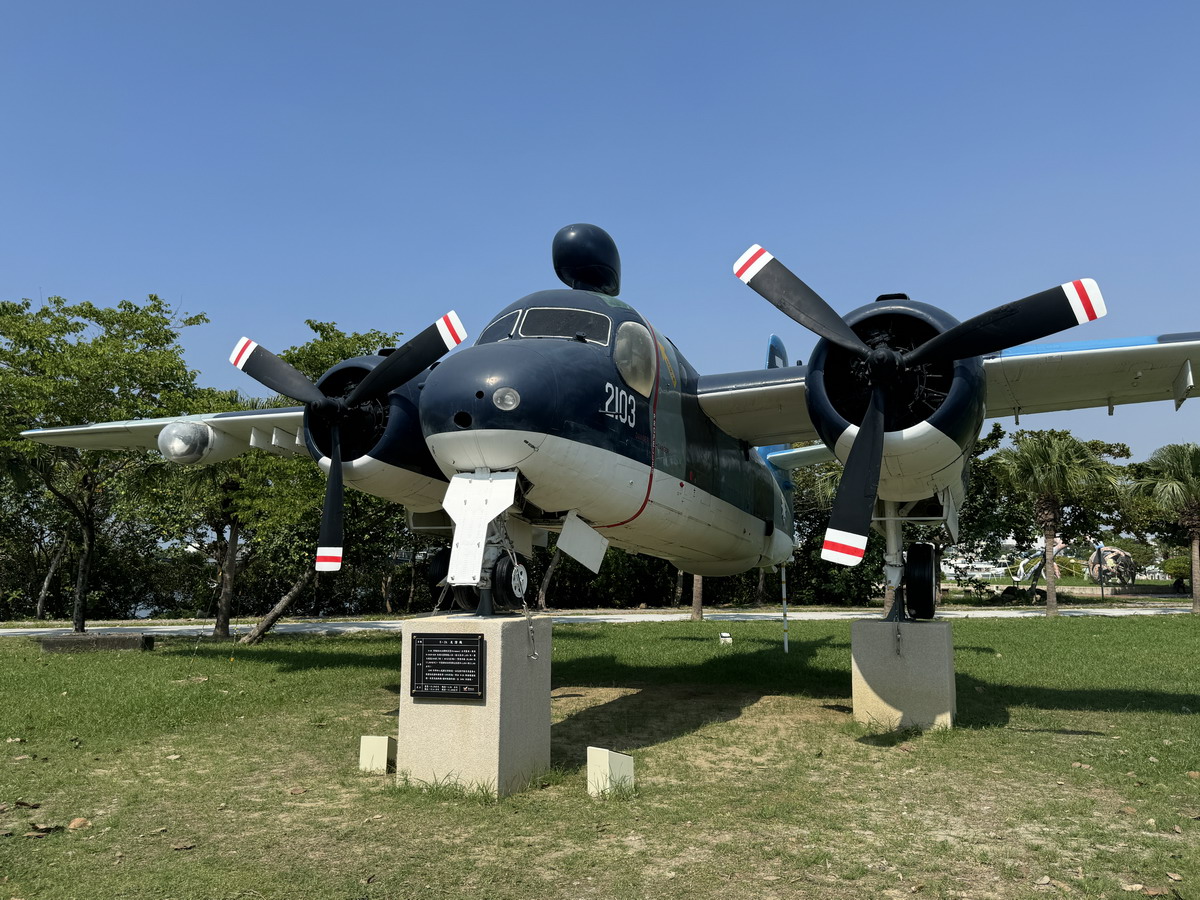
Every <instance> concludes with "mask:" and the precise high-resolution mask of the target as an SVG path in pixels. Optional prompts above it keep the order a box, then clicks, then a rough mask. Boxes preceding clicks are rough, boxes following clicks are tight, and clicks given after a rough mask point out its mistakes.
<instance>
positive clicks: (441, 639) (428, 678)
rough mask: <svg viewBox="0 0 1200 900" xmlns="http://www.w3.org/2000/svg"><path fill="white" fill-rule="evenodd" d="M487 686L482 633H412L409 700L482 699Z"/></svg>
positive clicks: (485, 649)
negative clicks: (428, 698)
mask: <svg viewBox="0 0 1200 900" xmlns="http://www.w3.org/2000/svg"><path fill="white" fill-rule="evenodd" d="M486 686H487V642H486V641H485V640H484V639H483V635H482V634H419V633H418V634H414V635H413V636H412V684H411V685H410V686H409V695H410V696H412V697H438V698H442V699H450V698H454V697H462V698H466V699H469V700H482V699H483V695H484V689H485V687H486Z"/></svg>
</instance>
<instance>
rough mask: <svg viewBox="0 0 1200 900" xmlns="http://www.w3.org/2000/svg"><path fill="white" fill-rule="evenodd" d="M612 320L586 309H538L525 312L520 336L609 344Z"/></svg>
mask: <svg viewBox="0 0 1200 900" xmlns="http://www.w3.org/2000/svg"><path fill="white" fill-rule="evenodd" d="M611 330H612V320H611V319H609V317H608V316H606V315H604V314H602V313H596V312H588V311H587V310H585V309H562V308H560V307H537V308H535V309H531V310H529V311H528V312H526V313H525V319H524V321H522V322H521V337H561V338H573V339H575V340H582V341H587V342H588V343H590V344H604V345H607V344H608V335H609V332H610V331H611Z"/></svg>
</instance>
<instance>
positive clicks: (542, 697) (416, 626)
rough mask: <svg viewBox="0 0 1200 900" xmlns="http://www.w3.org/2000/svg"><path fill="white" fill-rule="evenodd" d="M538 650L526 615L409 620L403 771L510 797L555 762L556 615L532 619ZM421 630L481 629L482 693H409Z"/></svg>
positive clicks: (400, 744)
mask: <svg viewBox="0 0 1200 900" xmlns="http://www.w3.org/2000/svg"><path fill="white" fill-rule="evenodd" d="M533 625H534V647H535V648H536V651H537V655H538V658H537V659H529V653H530V643H529V629H528V625H527V623H526V620H525V617H524V616H503V617H489V618H481V617H479V616H473V615H463V614H456V615H449V616H435V617H432V618H428V619H419V620H414V621H413V622H411V623H406V625H405V629H404V658H403V662H402V664H401V668H400V732H399V735H398V738H397V749H396V772H397V776H398V777H399V778H401V779H405V778H407V779H408V780H410V781H412V782H416V783H422V784H431V785H432V784H454V785H457V786H459V787H462V788H465V789H468V790H473V789H483V790H486V791H489V792H491V793H492V794H495V795H497V796H500V797H503V796H505V795H507V794H512V793H515V792H517V791H521V790H524V789H525V788H526V787H527V786H529V784H530V783H531V782H532V781H533V779H534V778H535V777H536V776H537V775H538V773H540V772H544V771H546V770H547V769H549V768H550V651H551V640H552V638H551V630H550V629H551V620H550V619H549V618H537V619H534V620H533ZM414 634H482V635H483V637H484V642H485V647H486V650H485V653H486V656H487V671H486V685H487V687H486V689H485V691H484V697H483V699H482V700H474V699H455V698H446V699H442V698H440V697H439V698H436V699H425V698H420V697H413V696H411V694H410V687H411V685H412V636H413V635H414Z"/></svg>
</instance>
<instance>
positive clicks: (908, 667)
mask: <svg viewBox="0 0 1200 900" xmlns="http://www.w3.org/2000/svg"><path fill="white" fill-rule="evenodd" d="M850 656H851V660H852V664H853V666H852V667H853V671H852V683H853V694H854V701H853V703H854V719H855V721H857V722H862V723H863V724H865V725H878V726H880V727H882V728H886V729H888V730H889V731H894V730H896V729H898V728H921V729H925V730H928V729H933V728H950V727H952V726H953V725H954V716H955V714H956V713H957V711H958V707H957V695H956V693H955V688H954V637H953V634H952V633H951V629H950V623H949V622H902V623H898V622H883V621H879V620H864V619H860V620H859V621H857V622H855V623H854V624H852V625H851V626H850Z"/></svg>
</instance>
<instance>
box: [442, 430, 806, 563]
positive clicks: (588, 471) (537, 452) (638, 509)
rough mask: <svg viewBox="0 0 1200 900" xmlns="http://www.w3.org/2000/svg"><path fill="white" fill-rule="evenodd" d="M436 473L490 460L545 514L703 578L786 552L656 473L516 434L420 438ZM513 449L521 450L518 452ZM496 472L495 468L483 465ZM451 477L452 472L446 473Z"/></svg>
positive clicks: (760, 529)
mask: <svg viewBox="0 0 1200 900" xmlns="http://www.w3.org/2000/svg"><path fill="white" fill-rule="evenodd" d="M428 441H429V447H430V450H431V452H432V453H433V456H434V459H436V460H438V461H439V465H441V466H442V468H443V469H446V468H447V465H446V463H445V462H444V461H445V460H450V459H454V460H456V461H457V462H458V464H461V465H462V466H463V470H464V471H473V470H474V469H475V468H477V467H479V466H487V463H488V462H489V461H492V456H491V454H483V455H480V452H479V451H480V450H481V449H483V448H495V450H496V453H498V454H499V456H498V457H497V459H499V460H501V461H503V462H507V463H511V461H512V459H513V458H514V456H517V455H520V456H521V457H522V458H521V460H520V461H519V463H518V464H517V468H518V469H519V470H520V471H521V473H522V474H523V475H524V476H525V478H526V479H528V481H529V482H530V484H531V485H532V486H531V487H530V488H529V489H528V490H527V491H526V492H525V499H526V500H528V501H529V502H530V503H532V504H534V505H536V506H538V507H539V508H540V509H543V510H545V511H547V512H560V511H566V510H570V509H576V510H578V511H579V515H580V516H581V517H582V518H583V519H585V520H586V521H587V522H588V523H589V524H591V525H592V527H594V528H596V529H597V530H599V531H600V533H601V534H603V535H604V536H605V537H606V538H608V539H609V540H610V541H611V542H612V543H613V544H614V545H616V546H618V547H628V548H630V549H634V550H637V551H638V552H641V553H648V554H650V555H652V556H660V557H663V558H666V559H670V560H672V561H675V562H676V563H677V564H678V565H679V566H680V567H681V568H684V569H686V570H688V571H695V572H699V573H700V574H705V575H730V574H734V573H736V572H744V571H746V570H747V569H750V568H753V567H754V566H759V565H772V564H775V563H777V562H779V561H780V560H781V559H783V558H785V557H786V556H787V555H788V554H789V553H790V551H791V541H790V538H788V539H785V540H782V541H781V540H779V539H778V538H777V536H767V535H766V534H765V531H766V523H765V522H764V521H763V520H762V519H760V518H757V517H755V516H752V515H751V514H749V513H747V512H745V511H743V510H741V509H738V508H737V507H736V506H734V505H733V504H731V503H729V502H727V501H725V500H722V499H720V498H719V497H715V496H713V495H712V494H709V493H708V492H706V491H702V490H700V489H699V488H697V487H696V486H695V485H693V484H690V483H688V482H685V481H680V480H679V479H678V478H675V477H672V476H670V475H668V474H667V473H665V472H663V471H661V470H653V471H652V470H651V468H650V466H648V465H645V464H644V463H639V462H636V461H635V460H632V459H629V458H628V457H625V456H622V455H620V454H618V453H613V452H611V451H609V450H605V449H602V448H599V447H595V446H592V445H590V444H582V443H579V442H577V441H569V440H566V439H564V438H560V437H556V436H553V435H544V434H535V433H525V432H520V431H503V430H495V431H490V430H489V431H470V432H463V433H461V434H453V433H443V434H437V435H431V436H430V437H429V439H428ZM521 448H524V449H523V450H522V449H521ZM487 467H488V468H500V467H499V466H487ZM448 474H452V473H448Z"/></svg>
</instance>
